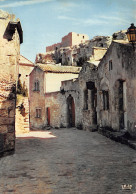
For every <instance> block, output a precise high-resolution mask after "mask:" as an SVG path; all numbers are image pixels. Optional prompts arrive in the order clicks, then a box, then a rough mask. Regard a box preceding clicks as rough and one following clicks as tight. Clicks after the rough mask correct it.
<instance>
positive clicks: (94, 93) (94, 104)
mask: <svg viewBox="0 0 136 194" xmlns="http://www.w3.org/2000/svg"><path fill="white" fill-rule="evenodd" d="M86 87H87V89H88V90H90V91H91V93H90V95H91V109H92V123H93V124H95V125H96V124H97V111H96V108H97V89H96V88H95V83H94V82H92V81H90V82H87V83H86Z"/></svg>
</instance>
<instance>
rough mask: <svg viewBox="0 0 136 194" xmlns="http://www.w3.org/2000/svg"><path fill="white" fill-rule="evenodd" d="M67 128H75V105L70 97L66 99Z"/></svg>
mask: <svg viewBox="0 0 136 194" xmlns="http://www.w3.org/2000/svg"><path fill="white" fill-rule="evenodd" d="M67 113H68V115H67V118H68V126H69V127H75V103H74V99H73V97H72V96H71V95H69V97H68V98H67Z"/></svg>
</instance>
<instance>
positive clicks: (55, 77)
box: [46, 73, 78, 92]
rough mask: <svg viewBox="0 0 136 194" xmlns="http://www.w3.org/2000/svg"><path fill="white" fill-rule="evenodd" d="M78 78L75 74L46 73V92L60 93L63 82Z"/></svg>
mask: <svg viewBox="0 0 136 194" xmlns="http://www.w3.org/2000/svg"><path fill="white" fill-rule="evenodd" d="M77 77H78V74H75V73H46V92H56V91H60V87H61V81H63V80H69V79H74V78H77Z"/></svg>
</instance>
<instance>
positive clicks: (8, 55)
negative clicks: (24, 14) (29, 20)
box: [0, 10, 23, 155]
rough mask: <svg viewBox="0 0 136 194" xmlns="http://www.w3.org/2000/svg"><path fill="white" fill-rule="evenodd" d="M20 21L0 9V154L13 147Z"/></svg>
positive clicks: (20, 31) (21, 39)
mask: <svg viewBox="0 0 136 194" xmlns="http://www.w3.org/2000/svg"><path fill="white" fill-rule="evenodd" d="M22 42H23V35H22V28H21V24H20V21H19V20H18V19H17V20H15V16H14V15H10V14H8V13H7V12H4V11H2V10H0V155H4V154H6V153H9V152H11V151H14V149H15V104H16V85H17V79H18V63H19V56H20V44H21V43H22Z"/></svg>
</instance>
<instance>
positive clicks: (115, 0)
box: [0, 0, 136, 62]
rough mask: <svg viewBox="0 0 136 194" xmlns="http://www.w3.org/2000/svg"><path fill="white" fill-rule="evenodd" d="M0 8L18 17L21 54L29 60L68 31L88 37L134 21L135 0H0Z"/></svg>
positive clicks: (43, 51)
mask: <svg viewBox="0 0 136 194" xmlns="http://www.w3.org/2000/svg"><path fill="white" fill-rule="evenodd" d="M0 9H3V10H5V11H8V12H9V13H12V14H15V15H16V18H20V20H21V24H22V28H23V33H24V42H23V44H22V45H21V54H22V55H24V56H25V57H26V58H28V59H29V60H31V61H32V62H34V61H35V56H36V54H37V53H45V48H46V46H49V45H52V44H54V43H57V42H60V41H61V38H62V37H63V36H64V35H66V34H68V33H69V32H77V33H84V34H88V35H89V37H90V39H91V38H92V37H93V36H96V35H112V34H113V33H114V32H116V31H119V30H122V29H127V28H128V27H129V26H130V23H135V25H136V0H0Z"/></svg>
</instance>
